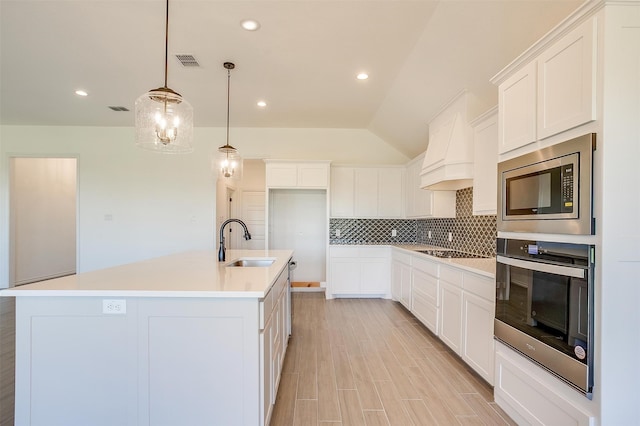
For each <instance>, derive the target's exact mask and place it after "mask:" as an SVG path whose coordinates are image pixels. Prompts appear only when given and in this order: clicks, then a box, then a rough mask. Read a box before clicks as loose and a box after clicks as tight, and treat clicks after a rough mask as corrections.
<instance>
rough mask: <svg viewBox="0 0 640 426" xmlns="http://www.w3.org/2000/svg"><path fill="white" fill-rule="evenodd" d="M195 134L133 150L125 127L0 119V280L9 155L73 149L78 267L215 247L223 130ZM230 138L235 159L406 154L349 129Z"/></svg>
mask: <svg viewBox="0 0 640 426" xmlns="http://www.w3.org/2000/svg"><path fill="white" fill-rule="evenodd" d="M194 134H195V141H194V146H195V152H194V153H192V154H186V155H161V154H156V153H153V152H147V151H144V150H141V149H139V148H136V147H135V145H134V142H133V141H134V131H133V128H113V127H64V126H58V127H48V126H0V140H1V141H2V142H1V143H2V144H1V145H0V162H1V163H0V164H1V167H2V168H1V171H0V202H1V203H2V206H3V207H2V209H1V210H0V259H1V262H0V288H1V287H6V286H7V285H8V263H7V262H8V260H7V259H8V223H9V222H8V213H7V208H5V206H7V203H8V171H7V170H8V164H9V158H10V157H11V156H27V155H39V156H47V155H51V156H70V157H73V156H77V157H78V198H79V205H78V222H79V223H78V245H77V248H78V253H79V255H78V265H77V270H78V272H84V271H89V270H93V269H98V268H104V267H108V266H113V265H118V264H122V263H128V262H134V261H137V260H141V259H147V258H151V257H157V256H160V255H164V254H169V253H173V252H179V251H184V250H189V249H210V248H214V247H216V246H215V240H216V235H215V234H216V226H215V222H216V178H215V176H214V173H213V170H212V161H213V159H214V158H215V154H216V151H217V147H218V146H221V145H223V144H224V142H225V129H224V128H199V129H195V132H194ZM230 143H231V144H232V145H233V146H235V147H236V148H238V150H239V151H240V155H242V157H243V158H254V159H256V158H271V159H299V160H305V159H307V160H308V159H322V160H333V161H334V162H336V163H349V164H404V163H406V162H407V161H408V160H409V159H408V158H407V157H405V156H404V155H403V154H401V153H400V152H399V151H397V150H396V149H394V148H392V147H391V146H390V145H388V144H387V143H386V142H384V141H383V140H382V139H380V138H378V137H377V136H375V135H373V134H372V133H370V132H368V131H366V130H357V129H278V128H261V129H253V128H240V129H231V134H230ZM109 218H111V220H109Z"/></svg>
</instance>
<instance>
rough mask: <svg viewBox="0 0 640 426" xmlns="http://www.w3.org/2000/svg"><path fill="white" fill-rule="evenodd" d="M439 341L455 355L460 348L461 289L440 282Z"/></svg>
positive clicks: (459, 351) (458, 352)
mask: <svg viewBox="0 0 640 426" xmlns="http://www.w3.org/2000/svg"><path fill="white" fill-rule="evenodd" d="M439 336H440V339H442V341H443V342H444V343H446V344H447V346H449V347H450V348H451V349H452V350H453V351H454V352H455V353H457V354H458V355H460V353H461V348H462V289H461V288H459V287H457V286H454V285H452V284H449V283H448V282H446V281H442V280H440V333H439Z"/></svg>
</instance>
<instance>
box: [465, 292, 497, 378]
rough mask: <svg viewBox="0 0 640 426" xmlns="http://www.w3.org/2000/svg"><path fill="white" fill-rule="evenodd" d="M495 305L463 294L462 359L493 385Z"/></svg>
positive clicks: (468, 294) (466, 293)
mask: <svg viewBox="0 0 640 426" xmlns="http://www.w3.org/2000/svg"><path fill="white" fill-rule="evenodd" d="M494 307H495V304H494V303H492V302H489V301H488V300H485V299H483V298H480V297H478V296H476V295H473V294H470V293H468V292H466V291H465V292H464V295H463V315H464V339H463V340H464V343H463V345H462V347H463V349H462V359H463V360H464V361H465V362H466V363H467V364H469V365H470V366H471V368H473V369H474V370H475V371H476V372H477V373H478V374H480V376H482V378H484V379H485V380H486V381H487V382H489V384H490V385H493V368H494V367H493V361H494V345H493V318H494Z"/></svg>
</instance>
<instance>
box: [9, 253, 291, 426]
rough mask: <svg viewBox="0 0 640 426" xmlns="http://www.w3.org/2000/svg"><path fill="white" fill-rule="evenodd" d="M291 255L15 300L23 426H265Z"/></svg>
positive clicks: (121, 273) (189, 262) (137, 267)
mask: <svg viewBox="0 0 640 426" xmlns="http://www.w3.org/2000/svg"><path fill="white" fill-rule="evenodd" d="M291 256H292V252H291V251H288V250H277V251H275V250H270V251H266V250H246V251H242V250H228V251H227V260H228V261H233V260H235V259H236V258H239V257H260V258H265V257H266V258H270V259H273V260H274V262H273V264H272V265H271V266H266V267H227V266H225V265H226V263H228V262H226V263H219V262H218V261H217V257H216V253H215V252H213V251H203V252H189V253H183V254H177V255H172V256H166V257H162V258H158V259H151V260H148V261H143V262H138V263H132V264H129V265H123V266H118V267H114V268H109V269H104V270H100V271H93V272H87V273H82V274H78V275H74V276H70V277H64V278H59V279H55V280H50V281H43V282H40V283H36V284H30V285H25V286H21V287H18V288H14V289H8V290H3V291H2V293H1V294H2V295H7V296H16V410H15V418H16V424H20V425H22V424H29V425H34V426H35V425H53V424H64V425H94V426H96V425H105V426H107V425H109V426H111V425H264V424H268V422H269V418H270V415H271V409H272V406H273V403H274V402H275V395H276V391H277V388H278V380H279V377H280V371H281V366H282V361H283V360H284V354H285V351H286V345H287V340H288V335H287V323H288V321H289V315H290V311H289V307H288V306H289V305H288V303H287V301H288V299H287V297H288V292H287V284H288V272H287V271H288V269H287V266H288V261H289V259H290V258H291Z"/></svg>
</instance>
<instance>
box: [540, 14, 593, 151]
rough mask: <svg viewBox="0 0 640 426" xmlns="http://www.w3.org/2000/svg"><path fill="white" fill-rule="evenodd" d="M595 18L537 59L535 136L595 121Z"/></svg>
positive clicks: (547, 135) (544, 135) (546, 135)
mask: <svg viewBox="0 0 640 426" xmlns="http://www.w3.org/2000/svg"><path fill="white" fill-rule="evenodd" d="M595 34H596V18H593V19H589V20H587V21H585V22H584V23H582V24H581V25H580V26H579V27H577V28H575V29H574V30H573V31H571V32H570V33H569V34H567V35H566V36H565V37H563V38H562V39H560V40H559V41H558V42H556V43H555V44H554V45H552V46H551V47H550V48H549V49H547V50H546V51H545V52H543V53H542V54H541V55H540V57H539V58H538V137H539V138H540V139H544V138H546V137H549V136H552V135H555V134H557V133H560V132H562V131H564V130H567V129H571V128H573V127H577V126H579V125H581V124H584V123H587V122H589V121H591V120H595V118H596V103H595V95H594V94H595V85H596V58H597V56H596V52H595V49H596V43H595V42H594V41H595V39H596V37H595Z"/></svg>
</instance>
